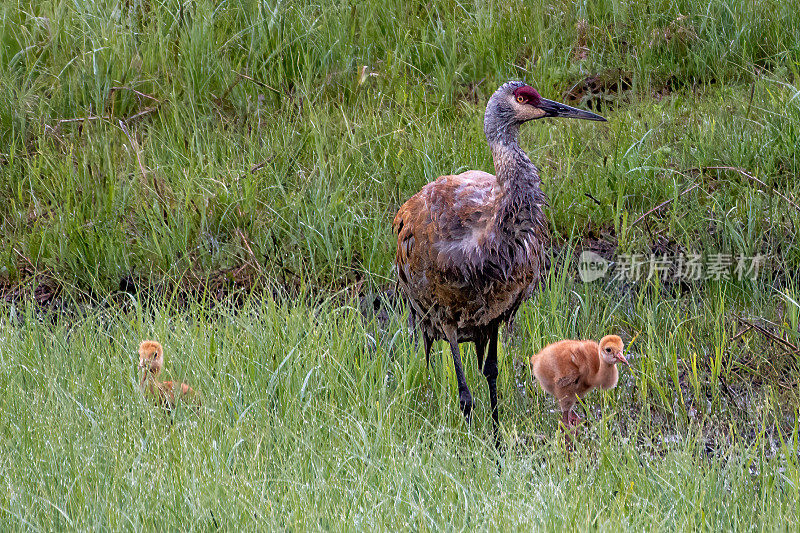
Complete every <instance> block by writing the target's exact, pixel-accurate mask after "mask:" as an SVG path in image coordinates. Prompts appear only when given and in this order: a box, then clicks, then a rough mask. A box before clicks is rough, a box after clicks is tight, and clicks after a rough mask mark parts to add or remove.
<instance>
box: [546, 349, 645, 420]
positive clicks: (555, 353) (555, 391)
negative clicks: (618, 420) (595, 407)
mask: <svg viewBox="0 0 800 533" xmlns="http://www.w3.org/2000/svg"><path fill="white" fill-rule="evenodd" d="M623 347H624V344H623V343H622V339H620V338H619V337H618V336H617V335H606V336H605V337H603V338H602V339H600V344H598V343H597V342H595V341H575V340H565V341H560V342H556V343H553V344H550V345H548V346H546V347H545V348H544V349H543V350H542V351H540V352H539V353H537V354H535V355H533V357H531V371H532V372H533V375H534V376H536V379H537V380H539V384H540V385H541V386H542V389H544V390H545V391H546V392H548V393H550V394H552V395H553V396H555V398H556V400H558V404H559V406H560V407H561V417H562V421H563V423H564V425H565V426H566V427H567V428H571V427H573V426H575V425H576V424H577V422H578V420H580V417H579V416H578V415H577V414H576V413H575V412H574V411H572V407H573V406H574V405H575V402H577V401H578V398H583V397H584V396H586V395H587V394H588V393H589V392H591V391H592V390H593V389H595V388H597V387H600V388H601V389H613V388H614V387H615V386H616V385H617V380H618V379H619V371H618V370H617V363H618V362H622V363H625V364H626V365H629V363H628V360H627V359H626V358H625V356H624V355H622V349H623ZM629 366H630V365H629Z"/></svg>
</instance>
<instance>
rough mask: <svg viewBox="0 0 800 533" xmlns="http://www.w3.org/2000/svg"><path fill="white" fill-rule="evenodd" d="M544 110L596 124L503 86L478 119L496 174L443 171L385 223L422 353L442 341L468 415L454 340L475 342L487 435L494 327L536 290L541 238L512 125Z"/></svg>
mask: <svg viewBox="0 0 800 533" xmlns="http://www.w3.org/2000/svg"><path fill="white" fill-rule="evenodd" d="M546 116H571V117H575V118H586V119H589V120H605V119H603V118H602V117H599V116H598V115H595V114H593V113H589V112H587V111H580V110H578V109H575V108H572V107H569V106H565V105H563V104H559V103H557V102H552V101H550V100H546V99H544V98H542V97H541V96H540V95H539V93H537V92H536V91H535V90H534V89H533V88H532V87H529V86H527V85H525V84H524V83H522V82H508V83H506V84H504V85H503V86H501V87H500V88H499V89H498V90H497V91H496V92H495V93H494V94H493V95H492V97H491V98H490V99H489V102H488V104H487V106H486V115H485V118H484V132H485V134H486V140H487V142H488V144H489V147H490V148H491V151H492V157H493V159H494V166H495V174H494V175H492V174H489V173H487V172H481V171H477V170H472V171H468V172H464V173H462V174H458V175H451V176H442V177H440V178H438V179H437V180H435V181H434V182H432V183H428V184H427V185H425V186H424V187H423V188H422V189H421V190H420V191H419V192H418V193H417V194H415V195H414V196H412V197H411V198H410V199H409V200H408V201H407V202H406V203H405V204H403V206H402V207H401V208H400V210H399V211H398V213H397V215H396V216H395V218H394V223H393V228H394V231H395V233H396V234H397V255H396V268H397V278H398V285H399V288H400V289H401V291H402V293H403V294H404V296H405V297H406V299H407V300H408V302H409V304H410V307H411V311H410V312H411V318H412V321H413V322H414V324H415V327H416V328H417V329H418V330H419V332H420V333H421V335H422V338H423V341H424V343H425V355H426V358H429V356H430V350H431V346H432V343H433V341H434V340H440V339H441V340H446V341H448V343H449V344H450V347H451V351H452V353H453V363H454V365H455V369H456V377H457V380H458V388H459V400H460V406H461V409H462V411H463V413H464V415H465V416H466V418H467V419H468V420H469V419H470V415H471V412H472V407H473V401H472V396H471V394H470V392H469V388H468V387H467V384H466V381H465V379H464V373H463V367H462V365H461V356H460V353H459V349H458V344H459V343H461V342H473V343H475V348H476V352H477V355H478V365H479V367H481V370H482V372H483V374H484V376H485V377H486V379H487V382H488V384H489V394H490V401H491V408H492V419H493V428H494V434H495V439H497V438H498V436H497V425H498V413H497V392H496V380H497V337H498V329H499V327H500V324H501V323H503V322H508V321H509V320H510V319H511V318H512V317H513V316H514V314H515V313H516V311H517V309H519V306H520V305H521V304H522V302H523V301H524V300H525V299H526V298H527V297H528V296H530V294H531V293H532V291H533V289H534V288H535V286H536V283H537V282H538V280H539V278H540V274H541V267H542V263H543V252H544V247H545V244H546V242H547V220H546V218H545V216H544V212H543V207H544V205H545V204H546V201H547V200H546V197H545V195H544V193H543V192H542V190H541V189H540V186H539V185H540V179H539V172H538V169H537V168H536V166H535V165H534V164H533V163H532V162H531V160H530V158H529V157H528V156H527V154H526V153H525V152H524V151H523V150H522V148H521V147H520V146H519V143H518V142H517V139H518V136H519V126H520V125H521V124H522V123H524V122H526V121H528V120H533V119H537V118H542V117H546ZM487 344H488V347H489V352H488V355H487V356H486V360H485V363H484V353H485V350H486V347H487ZM496 442H497V441H496Z"/></svg>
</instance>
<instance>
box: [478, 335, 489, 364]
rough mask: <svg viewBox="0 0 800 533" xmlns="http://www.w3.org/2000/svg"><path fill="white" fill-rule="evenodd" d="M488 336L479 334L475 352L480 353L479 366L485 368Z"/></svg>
mask: <svg viewBox="0 0 800 533" xmlns="http://www.w3.org/2000/svg"><path fill="white" fill-rule="evenodd" d="M486 341H487V339H486V337H484V336H482V335H481V336H479V337H476V338H475V353H476V354H477V355H478V368H479V369H481V370H482V369H483V359H484V357H485V356H486Z"/></svg>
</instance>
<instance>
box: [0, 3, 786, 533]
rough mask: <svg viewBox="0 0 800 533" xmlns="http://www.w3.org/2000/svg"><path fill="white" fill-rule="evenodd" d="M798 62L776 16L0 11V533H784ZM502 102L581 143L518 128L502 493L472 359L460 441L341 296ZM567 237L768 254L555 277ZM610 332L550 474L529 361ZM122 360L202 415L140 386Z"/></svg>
mask: <svg viewBox="0 0 800 533" xmlns="http://www.w3.org/2000/svg"><path fill="white" fill-rule="evenodd" d="M798 43H800V12H798V11H797V10H796V9H795V8H794V6H792V5H791V4H790V3H786V2H777V1H759V2H745V1H736V0H712V1H710V2H705V3H699V2H689V1H658V0H651V1H645V2H627V1H598V2H578V3H575V2H571V1H570V2H567V1H564V2H559V1H547V2H546V1H543V0H542V1H539V0H536V1H532V2H520V1H495V2H473V3H463V2H452V1H443V0H437V1H433V2H399V1H394V0H389V1H386V2H360V3H348V4H345V3H335V2H321V3H319V2H318V3H309V2H303V1H290V0H283V1H281V0H270V1H267V2H261V3H257V2H226V3H220V4H212V3H209V2H206V1H196V2H189V1H187V2H171V1H164V2H154V1H141V2H117V1H100V2H72V3H65V2H35V3H30V4H27V3H22V2H17V3H15V2H6V3H4V4H3V5H2V6H0V93H1V94H2V95H3V98H2V99H0V235H2V238H1V239H0V295H2V297H3V303H2V304H1V305H0V362H2V364H1V365H0V391H2V392H0V472H1V473H2V475H0V523H3V524H4V525H5V524H8V525H7V527H9V528H17V529H42V530H50V529H90V528H93V529H94V528H97V529H100V528H104V529H112V528H113V529H156V528H159V529H190V528H197V529H210V528H212V527H214V526H215V525H219V526H222V527H224V528H226V529H234V528H247V527H250V528H252V527H255V526H256V525H257V526H258V527H261V528H265V529H266V528H269V529H277V528H281V529H353V530H355V529H365V528H367V527H369V528H376V529H392V530H393V529H415V530H423V529H426V530H427V529H458V530H461V529H479V530H480V529H491V528H496V529H512V528H513V529H520V530H525V529H546V530H564V529H577V528H580V529H588V528H599V529H607V530H616V529H618V528H625V529H630V530H642V529H669V530H674V529H692V530H694V529H713V530H719V529H723V530H731V529H736V530H740V529H789V530H791V529H797V527H798V522H800V516H798V515H800V513H798V508H800V505H798V504H799V503H800V492H798V491H799V490H800V489H799V488H798V487H800V473H799V470H798V463H800V456H799V455H798V440H799V439H800V435H799V432H800V430H798V427H799V426H798V408H797V406H798V405H800V397H798V384H799V383H800V354H799V353H798V351H797V350H796V349H793V348H792V347H793V346H794V347H796V346H800V285H798V280H797V271H798V268H800V241H799V240H798V239H799V238H800V234H798V231H797V228H798V227H799V226H800V209H798V208H797V204H800V182H798V180H797V176H798V175H800V159H798V149H797V148H798V145H800V45H799V44H798ZM511 78H522V79H525V80H526V81H528V82H529V83H531V84H533V85H535V86H536V87H537V88H539V89H540V91H541V92H542V93H543V94H544V95H545V96H546V97H548V98H553V99H557V100H565V99H567V100H568V101H569V102H570V103H572V104H574V105H580V106H584V107H590V108H592V109H594V110H596V111H599V112H600V113H602V114H603V115H604V116H605V117H607V118H608V122H607V123H605V124H598V123H588V122H580V121H568V120H565V121H545V122H538V123H533V124H530V125H528V126H525V127H524V129H523V132H522V144H523V146H524V147H525V149H526V150H527V151H528V153H529V154H530V155H531V158H532V159H533V160H534V161H535V162H536V163H537V164H538V165H539V167H540V168H541V174H542V179H543V188H544V190H545V192H546V193H547V194H548V196H549V199H550V206H549V207H548V208H547V211H546V214H547V216H548V219H549V220H550V223H551V232H552V236H553V239H552V245H553V247H552V250H553V259H554V262H553V264H554V265H555V268H553V269H552V270H551V271H550V273H549V274H548V276H547V279H546V280H545V283H544V285H543V287H542V288H541V290H540V291H539V292H537V293H536V294H535V296H534V297H533V298H532V299H531V301H530V302H528V303H526V304H525V305H524V306H523V308H522V309H521V311H520V314H519V316H518V320H517V322H516V330H515V332H514V333H513V335H507V336H506V337H505V338H504V342H503V346H502V348H501V352H502V353H501V357H500V367H501V368H500V378H499V391H500V402H501V417H502V438H503V442H504V444H505V447H506V452H505V454H504V456H503V457H502V459H501V461H502V464H503V470H502V473H501V474H499V475H498V473H497V469H496V461H497V460H498V459H499V456H498V455H497V453H496V452H495V450H494V448H493V446H492V445H491V439H490V438H488V420H487V411H488V407H487V403H488V401H487V399H488V393H487V390H486V386H485V381H484V380H483V378H482V377H481V376H480V372H479V371H478V370H477V368H476V364H475V362H474V359H475V358H474V353H473V352H472V348H468V347H467V348H465V360H466V361H467V363H466V370H467V379H468V382H469V383H470V385H471V387H472V389H473V391H474V393H475V398H476V401H477V408H476V420H475V421H474V423H473V425H472V427H467V426H466V425H465V424H464V422H463V420H462V417H461V415H460V413H459V412H458V403H457V401H456V393H455V391H456V387H455V378H454V376H453V371H452V363H449V362H448V361H449V357H448V356H447V355H446V352H444V351H443V347H438V348H437V350H438V351H437V353H436V356H435V357H434V360H433V364H432V365H431V367H430V368H426V366H425V361H424V357H423V356H422V354H421V353H420V352H419V350H418V349H416V348H415V347H414V346H413V344H412V343H411V341H410V339H409V336H408V333H407V331H406V330H405V329H404V327H403V324H405V321H404V317H403V316H400V315H391V316H390V321H389V322H388V323H384V322H380V321H375V320H373V319H371V318H368V319H364V318H363V317H362V315H361V314H360V312H359V311H358V308H359V305H360V304H361V302H359V299H358V298H359V296H361V295H365V294H372V293H375V292H377V291H380V290H382V289H384V288H385V287H387V286H391V285H392V284H393V282H394V276H393V273H392V271H391V262H392V259H393V250H394V248H393V244H394V239H393V236H392V234H391V229H390V226H391V219H392V217H393V215H394V213H395V212H396V210H397V208H398V207H399V206H400V204H401V203H402V202H403V201H404V200H405V199H406V198H408V197H409V196H410V195H411V194H413V193H414V192H416V191H417V190H419V188H420V187H421V186H422V185H423V184H424V183H426V182H428V181H431V180H433V179H435V178H436V177H437V176H439V175H441V174H446V173H452V172H460V171H462V170H466V169H470V168H478V169H483V170H490V169H491V168H492V162H491V157H490V154H489V152H488V149H487V147H486V144H485V141H484V138H483V133H482V118H483V110H484V105H485V102H486V99H487V98H488V96H489V95H490V94H491V93H492V92H493V91H494V89H495V88H496V87H497V86H498V85H499V84H500V83H502V82H504V81H506V80H507V79H511ZM568 93H569V94H570V95H571V96H569V97H568V96H567V95H568ZM79 119H86V120H79ZM713 167H727V168H713ZM687 191H688V192H687ZM665 202H666V204H665V205H664V206H663V207H662V208H660V209H658V210H656V211H652V212H651V210H652V209H653V208H655V207H656V206H658V205H660V204H662V203H665ZM645 214H646V216H644V217H643V218H642V216H643V215H645ZM582 248H592V249H599V250H603V251H604V253H606V252H607V253H606V255H607V256H613V255H614V254H617V255H618V254H630V253H638V254H645V255H647V254H650V253H652V252H659V253H660V252H664V251H668V252H670V253H676V252H681V253H687V254H688V253H702V254H704V255H708V254H714V253H724V254H731V255H732V256H734V257H736V256H738V255H746V256H753V255H756V254H760V255H763V256H764V257H765V258H766V262H765V266H764V269H763V270H762V272H761V274H760V276H759V278H758V279H757V280H755V281H732V282H707V281H701V282H697V283H692V284H689V285H685V286H679V285H674V284H660V283H657V282H640V283H618V282H609V281H608V280H606V281H603V282H600V281H598V282H595V283H591V284H583V283H581V282H579V281H577V275H576V274H577V273H576V268H575V265H574V262H573V257H574V255H575V254H574V253H573V252H574V251H575V250H578V249H582ZM121 282H122V284H121ZM123 287H127V288H128V289H129V290H131V291H135V292H136V294H133V295H130V294H123V293H122V292H121V291H120V288H123ZM131 287H133V289H131ZM220 302H222V303H220ZM748 324H755V325H757V326H759V327H760V328H762V330H758V329H749V330H747V331H745V332H744V333H742V331H743V330H744V329H746V327H747V325H748ZM612 331H613V332H617V333H620V334H622V335H623V338H624V339H625V341H626V342H629V341H630V340H631V339H634V338H635V339H636V341H635V342H634V343H633V345H632V346H631V347H630V349H629V352H630V353H631V354H632V356H633V357H632V368H631V369H630V370H628V369H623V371H622V378H621V380H620V385H619V386H618V387H617V388H616V389H614V390H613V391H609V392H604V393H594V394H593V395H592V396H590V397H589V398H588V399H587V402H586V407H585V408H586V414H587V417H586V422H585V423H584V424H583V426H582V427H581V431H580V436H579V438H578V447H577V449H576V450H575V452H574V453H573V454H572V455H571V457H567V456H565V454H564V452H563V450H562V449H561V446H560V443H561V436H560V433H559V430H558V426H557V419H558V416H557V415H556V414H555V413H554V412H553V409H554V404H553V402H552V401H551V400H550V399H548V398H546V397H545V396H544V395H543V394H542V393H541V391H539V390H538V389H537V388H536V387H535V386H534V383H532V382H531V380H530V376H529V374H528V370H527V368H526V367H525V361H526V360H527V358H528V357H529V356H530V354H531V353H533V352H534V351H536V350H538V349H539V348H541V347H543V346H544V345H545V344H547V343H548V342H551V341H553V340H557V339H561V338H564V337H593V338H596V337H600V336H602V335H603V334H604V333H610V332H612ZM143 338H156V339H158V340H160V341H162V342H163V343H164V344H165V347H166V350H167V363H166V366H167V372H168V373H169V374H171V376H172V377H173V378H178V379H185V380H186V381H188V382H190V383H191V384H192V385H193V386H194V387H195V388H197V389H198V390H199V391H200V392H201V394H202V396H203V401H204V403H203V407H202V408H201V409H200V410H199V411H197V412H195V411H192V410H188V409H179V410H178V411H177V412H176V413H175V414H174V416H167V415H165V414H164V413H163V412H161V411H160V410H158V409H156V408H155V407H152V406H151V405H150V404H149V403H148V402H147V401H146V400H145V399H144V398H143V397H141V395H140V394H139V392H138V389H137V386H136V384H137V378H136V375H135V362H136V361H135V358H136V355H135V350H136V347H137V346H138V343H139V341H140V340H142V339H143Z"/></svg>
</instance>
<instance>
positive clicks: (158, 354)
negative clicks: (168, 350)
mask: <svg viewBox="0 0 800 533" xmlns="http://www.w3.org/2000/svg"><path fill="white" fill-rule="evenodd" d="M163 367H164V348H162V347H161V344H160V343H158V342H156V341H142V343H141V344H140V345H139V371H140V372H141V373H142V382H144V381H145V380H146V379H147V378H148V377H149V376H153V377H156V376H158V374H160V373H161V369H162V368H163Z"/></svg>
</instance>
